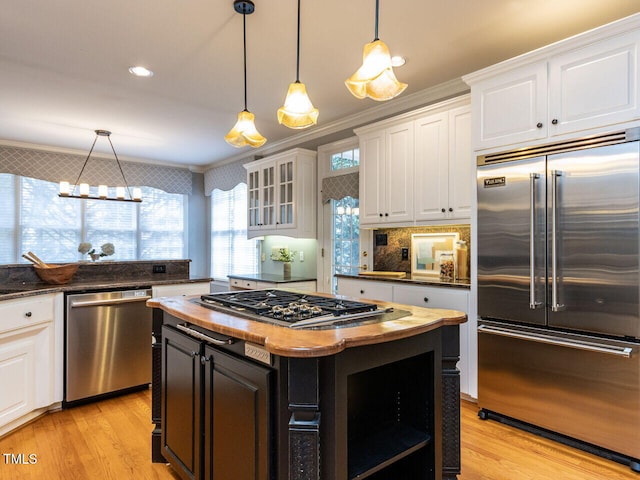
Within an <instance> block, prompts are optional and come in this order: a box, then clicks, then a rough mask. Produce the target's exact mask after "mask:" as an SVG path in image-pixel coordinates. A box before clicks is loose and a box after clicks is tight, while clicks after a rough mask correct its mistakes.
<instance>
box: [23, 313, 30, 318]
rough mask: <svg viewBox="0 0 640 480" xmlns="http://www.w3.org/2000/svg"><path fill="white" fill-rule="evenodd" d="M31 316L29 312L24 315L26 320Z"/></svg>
mask: <svg viewBox="0 0 640 480" xmlns="http://www.w3.org/2000/svg"><path fill="white" fill-rule="evenodd" d="M31 315H32V314H31V312H27V313H25V314H24V316H25V317H27V318H30V317H31Z"/></svg>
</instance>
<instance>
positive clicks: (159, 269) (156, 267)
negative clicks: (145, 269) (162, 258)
mask: <svg viewBox="0 0 640 480" xmlns="http://www.w3.org/2000/svg"><path fill="white" fill-rule="evenodd" d="M153 273H167V266H166V265H154V266H153Z"/></svg>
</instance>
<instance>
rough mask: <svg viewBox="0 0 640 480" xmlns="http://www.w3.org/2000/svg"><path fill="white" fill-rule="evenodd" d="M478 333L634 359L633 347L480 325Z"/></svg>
mask: <svg viewBox="0 0 640 480" xmlns="http://www.w3.org/2000/svg"><path fill="white" fill-rule="evenodd" d="M478 333H487V334H492V335H500V336H503V337H509V338H517V339H520V340H528V341H531V342H538V343H546V344H548V345H555V346H558V347H567V348H575V349H577V350H586V351H588V352H593V353H604V354H608V355H614V356H616V357H623V358H631V357H633V353H634V352H633V349H632V348H631V347H623V346H616V345H606V344H602V343H595V342H587V341H582V340H572V339H563V338H560V337H557V336H554V335H545V334H543V333H533V332H518V331H515V330H511V329H508V328H503V327H498V326H493V325H479V326H478Z"/></svg>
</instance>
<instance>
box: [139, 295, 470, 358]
mask: <svg viewBox="0 0 640 480" xmlns="http://www.w3.org/2000/svg"><path fill="white" fill-rule="evenodd" d="M315 295H324V296H331V295H325V294H321V293H315ZM194 298H198V296H197V295H196V296H190V297H189V296H181V297H158V298H152V299H150V300H148V301H147V306H149V307H153V308H159V309H161V310H163V311H164V312H166V313H168V314H170V315H173V316H174V317H176V318H178V319H179V320H184V321H185V322H188V323H191V324H193V325H198V326H200V327H202V328H205V329H207V330H210V331H212V332H216V333H219V334H222V335H228V336H230V337H235V338H238V339H241V340H245V341H247V342H251V343H254V344H258V345H262V346H264V348H265V349H266V350H267V351H269V352H270V353H272V354H274V355H281V356H284V357H299V358H303V357H323V356H328V355H335V354H337V353H340V352H342V351H343V350H345V349H347V348H350V347H359V346H363V345H373V344H377V343H384V342H390V341H393V340H399V339H402V338H408V337H412V336H414V335H419V334H421V333H425V332H428V331H431V330H435V329H437V328H440V327H443V326H445V325H458V324H461V323H464V322H466V321H467V316H466V314H465V313H463V312H459V311H456V310H444V309H437V308H423V307H413V306H409V305H401V304H397V303H391V302H376V304H378V305H379V306H381V307H385V308H387V307H392V308H394V309H396V310H403V311H406V312H408V313H407V316H405V317H403V318H399V319H396V320H386V321H380V322H375V323H366V324H361V325H355V326H341V327H337V328H327V329H322V330H313V329H310V330H304V329H292V328H288V327H281V326H277V325H271V324H268V323H265V322H259V321H255V320H249V319H246V318H242V317H238V316H235V315H233V314H229V313H225V312H220V311H216V310H212V309H209V308H206V307H202V306H200V305H198V304H196V303H193V302H192V301H191V300H192V299H194Z"/></svg>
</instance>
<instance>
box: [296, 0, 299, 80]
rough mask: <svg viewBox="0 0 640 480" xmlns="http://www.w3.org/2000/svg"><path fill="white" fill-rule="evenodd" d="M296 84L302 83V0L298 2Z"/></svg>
mask: <svg viewBox="0 0 640 480" xmlns="http://www.w3.org/2000/svg"><path fill="white" fill-rule="evenodd" d="M296 83H300V0H298V46H297V55H296Z"/></svg>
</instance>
